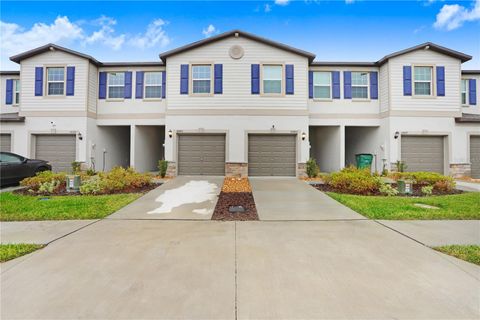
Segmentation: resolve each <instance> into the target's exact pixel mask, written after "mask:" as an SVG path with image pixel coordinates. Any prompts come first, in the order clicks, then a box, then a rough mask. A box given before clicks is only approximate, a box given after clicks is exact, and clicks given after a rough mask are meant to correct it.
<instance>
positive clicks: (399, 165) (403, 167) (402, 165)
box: [397, 161, 408, 172]
mask: <svg viewBox="0 0 480 320" xmlns="http://www.w3.org/2000/svg"><path fill="white" fill-rule="evenodd" d="M407 168H408V166H407V165H406V164H405V162H403V161H397V171H398V172H404V171H405V170H407Z"/></svg>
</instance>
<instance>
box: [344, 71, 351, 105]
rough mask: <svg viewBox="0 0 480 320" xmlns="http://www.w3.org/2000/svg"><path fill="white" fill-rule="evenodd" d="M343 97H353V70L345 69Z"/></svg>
mask: <svg viewBox="0 0 480 320" xmlns="http://www.w3.org/2000/svg"><path fill="white" fill-rule="evenodd" d="M343 98H345V99H352V72H351V71H343Z"/></svg>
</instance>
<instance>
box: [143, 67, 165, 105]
mask: <svg viewBox="0 0 480 320" xmlns="http://www.w3.org/2000/svg"><path fill="white" fill-rule="evenodd" d="M161 97H162V73H161V72H145V99H159V98H161Z"/></svg>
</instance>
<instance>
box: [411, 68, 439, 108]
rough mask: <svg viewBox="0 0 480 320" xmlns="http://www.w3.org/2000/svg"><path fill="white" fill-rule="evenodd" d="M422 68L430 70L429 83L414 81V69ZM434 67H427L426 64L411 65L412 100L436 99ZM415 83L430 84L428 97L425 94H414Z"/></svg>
mask: <svg viewBox="0 0 480 320" xmlns="http://www.w3.org/2000/svg"><path fill="white" fill-rule="evenodd" d="M422 67H426V68H430V70H431V72H430V75H431V78H430V81H425V80H418V81H417V80H415V68H422ZM435 69H436V68H435V65H428V64H416V65H412V97H414V98H420V99H422V98H426V99H429V98H435V97H436V91H435V89H436V88H435V82H436V81H435V79H436V74H435ZM416 82H419V83H426V82H430V95H426V94H415V83H416Z"/></svg>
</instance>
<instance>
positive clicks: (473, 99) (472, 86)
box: [468, 79, 477, 106]
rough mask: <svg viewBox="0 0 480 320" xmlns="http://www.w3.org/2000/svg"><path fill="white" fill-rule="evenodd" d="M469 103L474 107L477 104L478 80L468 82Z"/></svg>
mask: <svg viewBox="0 0 480 320" xmlns="http://www.w3.org/2000/svg"><path fill="white" fill-rule="evenodd" d="M468 103H469V104H470V105H472V106H474V105H476V104H477V80H475V79H470V80H468Z"/></svg>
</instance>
